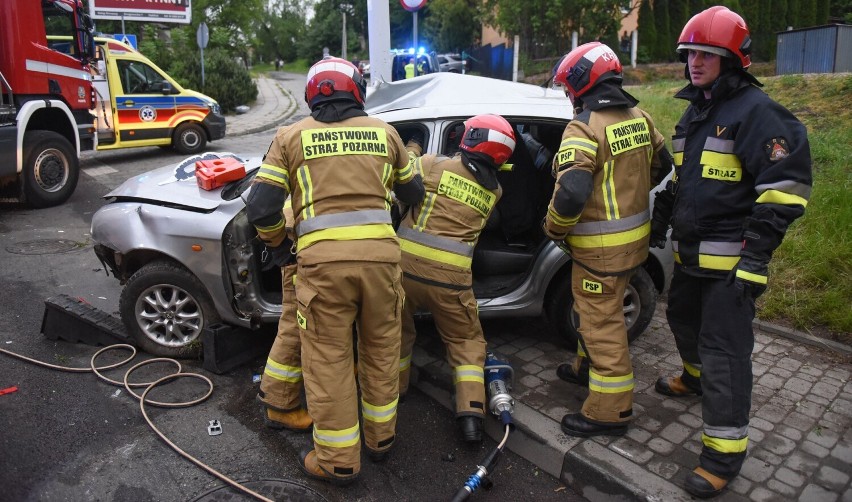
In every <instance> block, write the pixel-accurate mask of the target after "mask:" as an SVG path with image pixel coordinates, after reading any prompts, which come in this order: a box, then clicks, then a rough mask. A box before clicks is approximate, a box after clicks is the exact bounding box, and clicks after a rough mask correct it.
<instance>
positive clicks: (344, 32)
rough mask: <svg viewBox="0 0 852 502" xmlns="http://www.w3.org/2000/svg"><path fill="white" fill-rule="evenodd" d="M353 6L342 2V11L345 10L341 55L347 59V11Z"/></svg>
mask: <svg viewBox="0 0 852 502" xmlns="http://www.w3.org/2000/svg"><path fill="white" fill-rule="evenodd" d="M351 8H352V5H350V4H348V3H342V4H340V11H341V12H343V34H342V37H341V44H340V45H341V47H340V57H342V58H343V59H346V46H347V43H346V13H347V12H349V9H351Z"/></svg>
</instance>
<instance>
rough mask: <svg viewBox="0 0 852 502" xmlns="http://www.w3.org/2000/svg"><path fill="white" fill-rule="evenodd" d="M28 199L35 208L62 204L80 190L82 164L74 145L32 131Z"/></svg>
mask: <svg viewBox="0 0 852 502" xmlns="http://www.w3.org/2000/svg"><path fill="white" fill-rule="evenodd" d="M23 170H24V172H23V182H24V197H25V198H26V201H27V203H29V205H31V206H32V207H36V208H42V207H50V206H57V205H59V204H62V203H63V202H65V201H66V200H68V198H69V197H71V194H72V193H74V189H75V188H76V187H77V180H78V179H79V178H80V164H79V161H78V159H77V154H76V152H75V151H74V147H72V146H71V143H70V142H69V141H68V140H67V139H65V137H64V136H62V135H60V134H58V133H55V132H53V131H32V132H30V133H28V134H27V135H26V138H25V139H24V169H23Z"/></svg>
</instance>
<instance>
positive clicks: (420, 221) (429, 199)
mask: <svg viewBox="0 0 852 502" xmlns="http://www.w3.org/2000/svg"><path fill="white" fill-rule="evenodd" d="M437 198H438V196H437V195H436V194H434V193H430V192H426V196H425V197H423V204H421V206H420V215H419V216H418V217H417V224H416V225H414V229H415V230H421V231H422V230H423V229H424V228H426V222H427V221H429V215H431V214H432V209H433V208H434V207H435V200H436V199H437Z"/></svg>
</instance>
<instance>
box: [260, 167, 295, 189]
mask: <svg viewBox="0 0 852 502" xmlns="http://www.w3.org/2000/svg"><path fill="white" fill-rule="evenodd" d="M257 178H259V179H267V180H269V181H272V182H274V183H276V184H279V183H280V184H282V185H284V186H288V185H289V184H290V174H289V173H288V172H287V170H286V169H283V168H281V167H278V166H273V165H272V164H261V165H260V169H259V170H258V171H257Z"/></svg>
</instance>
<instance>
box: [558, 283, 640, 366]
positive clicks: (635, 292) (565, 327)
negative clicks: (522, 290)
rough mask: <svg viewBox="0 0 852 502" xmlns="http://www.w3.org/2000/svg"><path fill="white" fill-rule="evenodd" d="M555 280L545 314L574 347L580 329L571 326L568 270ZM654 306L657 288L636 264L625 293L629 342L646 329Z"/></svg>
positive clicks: (570, 296)
mask: <svg viewBox="0 0 852 502" xmlns="http://www.w3.org/2000/svg"><path fill="white" fill-rule="evenodd" d="M556 280H558V281H560V282H559V284H556V286H555V289H554V290H553V294H552V295H551V297H550V301H549V303H548V310H547V313H548V318H549V319H550V322H551V324H552V325H553V327H554V328H555V329H556V331H557V333H559V334H560V335H561V336H562V337H563V338H564V339H565V341H566V343H567V344H568V348H570V349H571V350H576V348H577V340H579V338H580V332H579V331H577V328H576V327H575V326H574V319H573V316H572V315H571V312H572V310H573V307H574V296H573V295H572V294H571V274H570V272H569V273H568V274H567V275H564V276H563V277H562V278H559V276H557V277H556ZM656 308H657V289H656V288H655V287H654V281H653V280H652V279H651V276H650V275H648V272H647V271H646V270H645V269H644V268H639V270H637V271H636V273H635V274H633V277H632V278H631V279H630V284H628V286H627V290H626V291H625V293H624V317H625V319H624V322H625V323H626V324H627V341H628V343H632V342H633V341H634V340H636V339H637V338H639V336H640V335H641V334H642V333H643V332H644V331H645V329H646V328H647V327H648V325H649V324H650V323H651V318H652V317H653V316H654V310H655V309H656Z"/></svg>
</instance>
